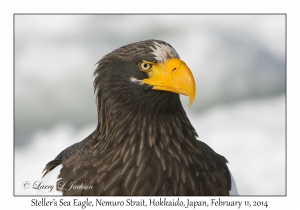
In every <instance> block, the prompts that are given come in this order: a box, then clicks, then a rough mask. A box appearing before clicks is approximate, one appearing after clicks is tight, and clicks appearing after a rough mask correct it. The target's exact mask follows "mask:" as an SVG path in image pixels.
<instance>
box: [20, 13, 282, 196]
mask: <svg viewBox="0 0 300 210" xmlns="http://www.w3.org/2000/svg"><path fill="white" fill-rule="evenodd" d="M14 22H15V194H16V195H34V194H36V192H35V190H32V189H27V190H26V189H23V188H22V183H23V182H24V181H30V182H34V181H36V180H39V179H40V178H41V171H42V169H43V168H44V166H45V164H46V163H48V162H49V161H50V160H52V159H53V158H55V157H56V155H57V154H58V153H59V152H60V151H62V150H63V149H64V148H66V147H67V146H69V145H71V144H73V143H75V142H78V141H80V140H82V139H84V138H85V137H86V136H87V135H89V134H90V133H91V132H92V131H93V130H94V129H95V127H96V123H97V111H96V104H95V96H94V94H93V77H92V74H93V71H94V70H95V68H96V65H95V64H96V62H97V61H98V60H100V59H101V58H102V57H103V56H104V55H105V54H107V53H109V52H111V51H112V50H114V49H116V48H118V47H120V46H123V45H126V44H129V43H132V42H136V41H141V40H146V39H159V40H163V41H166V42H168V43H169V44H171V45H172V46H173V47H174V48H175V49H176V51H177V52H178V54H179V55H180V57H181V58H182V59H183V60H184V61H185V62H186V63H187V65H188V66H189V67H190V69H191V70H192V72H193V74H194V76H195V80H196V85H197V95H196V98H195V102H194V104H193V106H192V107H191V108H190V109H188V100H187V98H186V97H182V102H183V106H184V107H185V108H186V111H187V114H188V116H189V118H190V120H191V121H192V124H193V125H194V127H195V128H196V130H197V132H198V135H199V139H200V140H202V141H204V142H205V143H207V144H208V145H209V146H211V147H212V148H213V149H214V150H215V151H216V152H218V153H219V154H221V155H223V156H225V157H226V158H227V159H228V160H229V168H230V170H231V172H232V173H233V176H234V177H235V181H236V183H237V187H238V190H239V193H240V194H241V195H285V193H286V186H285V183H286V182H285V168H286V165H285V155H286V154H285V152H286V148H285V129H286V128H285V91H286V90H285V87H286V78H285V76H286V70H285V62H286V60H285V16H284V15H15V18H14Z"/></svg>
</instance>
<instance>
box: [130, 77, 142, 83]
mask: <svg viewBox="0 0 300 210" xmlns="http://www.w3.org/2000/svg"><path fill="white" fill-rule="evenodd" d="M130 81H131V82H134V83H138V84H140V85H143V84H144V83H143V81H142V80H139V79H137V78H135V77H130Z"/></svg>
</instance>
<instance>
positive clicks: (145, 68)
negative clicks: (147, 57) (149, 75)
mask: <svg viewBox="0 0 300 210" xmlns="http://www.w3.org/2000/svg"><path fill="white" fill-rule="evenodd" d="M151 67H152V63H149V62H145V61H141V62H140V63H139V68H140V70H141V71H149V70H150V69H151Z"/></svg>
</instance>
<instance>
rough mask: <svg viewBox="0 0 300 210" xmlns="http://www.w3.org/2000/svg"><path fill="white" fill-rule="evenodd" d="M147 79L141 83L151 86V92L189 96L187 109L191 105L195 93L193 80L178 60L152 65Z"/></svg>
mask: <svg viewBox="0 0 300 210" xmlns="http://www.w3.org/2000/svg"><path fill="white" fill-rule="evenodd" d="M147 73H148V76H149V78H148V79H143V82H144V83H145V84H148V85H152V86H153V88H152V89H153V90H164V91H170V92H174V93H178V94H182V95H186V96H189V101H190V103H189V107H190V106H191V105H192V104H193V102H194V98H195V92H196V85H195V80H194V77H193V74H192V72H191V71H190V69H189V68H188V67H187V65H186V64H185V63H184V62H183V61H182V60H180V59H178V58H171V59H169V60H168V61H167V62H165V63H157V64H153V65H152V68H151V70H150V71H148V72H147Z"/></svg>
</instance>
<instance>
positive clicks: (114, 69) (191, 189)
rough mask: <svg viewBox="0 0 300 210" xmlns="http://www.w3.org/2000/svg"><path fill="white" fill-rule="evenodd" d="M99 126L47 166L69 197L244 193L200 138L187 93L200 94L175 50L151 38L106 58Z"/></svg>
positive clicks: (99, 84)
mask: <svg viewBox="0 0 300 210" xmlns="http://www.w3.org/2000/svg"><path fill="white" fill-rule="evenodd" d="M94 76H95V81H94V88H95V93H96V97H97V110H98V125H97V128H96V129H95V131H94V132H92V133H91V134H90V135H89V136H88V137H87V138H85V139H84V140H83V141H81V142H78V143H76V144H74V145H72V146H70V147H68V148H66V149H65V150H63V151H62V152H61V153H59V154H58V156H57V157H56V158H55V159H54V160H52V161H50V162H49V163H48V164H47V165H46V167H45V169H44V172H45V173H44V177H43V181H44V182H47V181H50V182H51V180H54V183H55V182H56V186H57V190H58V191H55V192H56V193H59V194H62V195H162V196H163V195H230V194H234V195H237V189H236V186H235V184H234V181H233V179H232V176H231V174H230V172H229V170H228V167H227V165H226V163H227V160H226V159H225V158H224V157H223V156H221V155H219V154H217V153H216V152H215V151H214V150H212V149H211V148H210V147H209V146H208V145H206V144H205V143H203V142H202V141H199V140H197V139H196V137H197V133H196V131H195V129H194V127H193V126H192V125H191V123H190V121H189V119H188V117H187V116H186V113H185V111H184V109H183V107H182V105H181V102H180V99H179V94H182V95H187V96H189V102H190V105H191V104H192V103H193V100H194V96H195V91H196V87H195V81H194V78H193V75H192V73H191V71H190V69H189V68H188V67H187V65H186V64H185V63H184V62H183V61H182V60H180V59H179V55H178V54H177V52H176V51H175V50H174V48H173V47H172V46H171V45H170V44H168V43H166V42H163V41H159V40H146V41H140V42H136V43H132V44H128V45H126V46H123V47H120V48H118V49H116V50H114V51H113V52H111V53H109V54H107V55H106V56H104V57H103V58H102V59H101V60H100V61H99V62H98V67H97V69H96V70H95V73H94Z"/></svg>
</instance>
